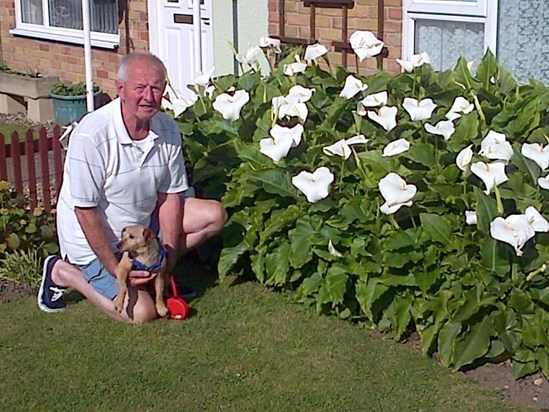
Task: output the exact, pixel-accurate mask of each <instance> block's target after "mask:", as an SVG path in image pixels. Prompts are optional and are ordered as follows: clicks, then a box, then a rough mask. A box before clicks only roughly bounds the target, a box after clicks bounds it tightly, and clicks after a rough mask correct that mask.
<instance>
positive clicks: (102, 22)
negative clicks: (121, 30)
mask: <svg viewBox="0 0 549 412" xmlns="http://www.w3.org/2000/svg"><path fill="white" fill-rule="evenodd" d="M23 1H24V0H23ZM48 3H49V12H50V26H54V27H64V28H67V29H76V30H82V25H83V23H82V0H49V1H48ZM90 14H91V15H90V20H91V30H92V31H96V32H101V33H112V34H116V33H118V2H117V0H91V1H90Z"/></svg>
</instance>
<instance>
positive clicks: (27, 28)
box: [9, 0, 120, 49]
mask: <svg viewBox="0 0 549 412" xmlns="http://www.w3.org/2000/svg"><path fill="white" fill-rule="evenodd" d="M21 1H22V0H15V1H14V4H15V28H13V29H11V30H10V31H9V32H10V33H11V34H13V35H16V36H24V37H32V38H37V39H43V40H53V41H59V42H64V43H73V44H79V45H83V44H84V33H83V30H76V29H67V28H63V27H52V26H50V25H49V7H48V5H49V4H48V0H42V13H43V14H42V16H43V24H42V25H38V24H31V23H24V22H23V19H22V15H21ZM90 38H91V45H92V46H94V47H99V48H104V49H116V48H117V47H119V46H120V28H119V29H118V33H117V34H112V33H101V32H96V31H91V32H90Z"/></svg>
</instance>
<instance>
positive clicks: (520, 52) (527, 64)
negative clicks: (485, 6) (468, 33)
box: [497, 0, 549, 85]
mask: <svg viewBox="0 0 549 412" xmlns="http://www.w3.org/2000/svg"><path fill="white" fill-rule="evenodd" d="M498 20H499V21H498V38H497V56H498V60H499V62H500V63H501V64H502V65H504V66H505V67H507V69H509V70H510V71H511V72H512V73H513V75H514V76H515V77H516V78H517V80H519V81H521V82H525V83H526V82H528V79H529V78H531V77H533V78H535V79H537V80H540V81H542V82H544V83H545V84H546V85H549V63H548V62H547V58H548V57H549V1H548V0H499V16H498Z"/></svg>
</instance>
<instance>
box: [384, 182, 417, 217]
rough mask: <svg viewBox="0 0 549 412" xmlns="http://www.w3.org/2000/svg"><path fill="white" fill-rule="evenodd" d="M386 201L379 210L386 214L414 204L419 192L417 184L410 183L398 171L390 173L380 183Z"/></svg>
mask: <svg viewBox="0 0 549 412" xmlns="http://www.w3.org/2000/svg"><path fill="white" fill-rule="evenodd" d="M378 188H379V191H380V192H381V196H383V199H385V203H384V204H383V205H381V207H380V208H379V210H380V211H381V213H383V214H385V215H392V214H393V213H395V212H396V211H397V210H398V209H400V208H401V207H402V206H412V198H413V197H414V196H415V194H416V192H417V188H416V186H415V185H409V184H407V183H406V181H405V180H404V179H403V178H402V177H400V176H399V175H397V174H396V173H392V172H391V173H389V174H388V175H387V176H385V177H384V178H382V179H381V180H380V181H379V184H378Z"/></svg>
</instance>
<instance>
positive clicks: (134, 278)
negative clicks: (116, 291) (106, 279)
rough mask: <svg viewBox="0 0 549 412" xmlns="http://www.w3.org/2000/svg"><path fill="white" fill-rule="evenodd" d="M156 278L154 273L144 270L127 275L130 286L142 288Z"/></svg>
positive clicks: (133, 271)
mask: <svg viewBox="0 0 549 412" xmlns="http://www.w3.org/2000/svg"><path fill="white" fill-rule="evenodd" d="M155 277H156V273H154V272H149V271H146V270H132V271H131V272H130V274H129V275H128V278H129V281H130V285H132V286H143V285H146V284H147V283H149V282H150V281H151V280H153V279H154V278H155Z"/></svg>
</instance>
